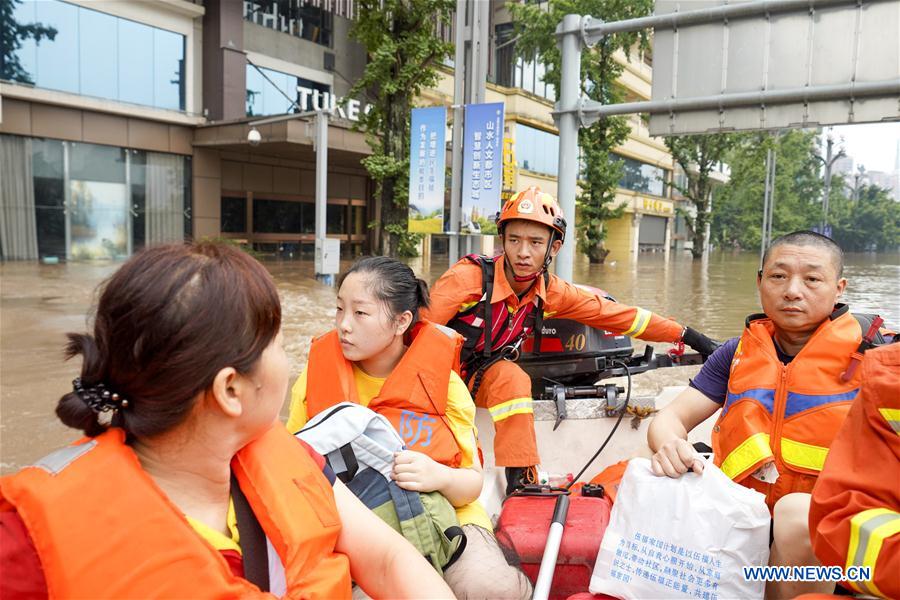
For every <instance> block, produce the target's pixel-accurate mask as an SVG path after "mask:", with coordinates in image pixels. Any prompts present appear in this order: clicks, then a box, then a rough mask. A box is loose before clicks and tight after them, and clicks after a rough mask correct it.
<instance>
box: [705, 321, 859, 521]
mask: <svg viewBox="0 0 900 600" xmlns="http://www.w3.org/2000/svg"><path fill="white" fill-rule="evenodd" d="M773 333H774V325H773V323H772V321H771V320H770V319H768V318H765V315H760V316H759V317H757V316H751V317H748V321H747V327H746V328H745V329H744V333H743V335H742V336H741V341H740V343H739V344H738V347H737V350H736V351H735V353H734V358H733V359H732V362H731V374H730V375H729V378H728V395H727V397H726V400H725V403H724V405H723V407H722V414H721V415H720V416H719V419H718V421H717V422H716V425H715V427H714V428H713V435H712V444H713V450H714V452H715V457H716V464H717V465H718V466H719V467H721V468H722V470H723V471H724V472H725V474H726V475H728V476H729V477H731V478H732V479H733V480H734V481H737V482H740V483H743V484H744V485H746V486H748V487H751V488H754V489H756V490H758V491H760V492H762V493H764V494H766V496H767V498H766V499H767V502H768V504H769V507H770V508H771V507H773V506H774V505H775V502H776V501H777V500H778V499H779V498H781V497H782V496H784V495H785V494H788V493H791V492H810V491H812V488H813V485H814V484H815V481H816V476H817V475H818V474H819V472H820V471H821V470H822V466H823V465H824V464H825V457H826V456H827V454H828V447H829V446H830V445H831V442H832V440H833V439H834V436H835V435H836V434H837V431H838V429H839V428H840V426H841V424H842V423H843V421H844V418H845V417H846V415H847V411H848V409H849V407H850V403H851V401H852V400H853V398H854V397H855V396H856V393H857V390H858V388H859V381H860V377H859V373H858V372H857V373H856V374H854V376H853V377H852V378H851V379H850V380H849V381H846V382H844V381H841V374H842V373H843V372H844V371H845V370H846V368H847V366H848V364H849V360H850V355H851V354H852V353H853V352H855V351H856V349H857V347H858V346H859V343H860V340H861V339H862V333H861V331H860V326H859V323H858V322H857V321H856V319H854V318H853V316H852V315H851V314H850V312H849V310H848V308H847V306H846V305H841V306H839V307H838V308H837V309H836V310H835V311H834V313H832V315H831V316H830V317H829V318H828V319H827V320H826V321H825V322H824V323H822V324H821V325H820V326H819V328H818V329H817V330H816V331H815V333H814V334H813V335H812V337H811V338H810V339H809V341H808V342H807V343H806V345H805V346H804V347H803V349H802V350H801V351H800V352H799V353H798V354H797V356H796V357H794V359H793V360H792V361H791V362H790V363H789V364H787V365H785V364H783V363H782V362H781V361H780V360H779V359H778V356H777V354H776V351H775V345H774V342H773V338H772V335H773ZM767 463H773V464H774V466H775V468H776V469H777V472H778V479H777V481H775V482H774V483H771V481H770V482H768V483H767V482H764V481H761V480H760V479H758V478H757V477H752V476H751V475H752V474H753V473H754V472H756V471H757V470H758V469H760V467H763V466H764V465H766V464H767Z"/></svg>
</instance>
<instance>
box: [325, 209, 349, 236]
mask: <svg viewBox="0 0 900 600" xmlns="http://www.w3.org/2000/svg"><path fill="white" fill-rule="evenodd" d="M346 221H347V207H346V206H344V205H341V204H329V205H328V209H327V211H326V212H325V232H326V233H347V225H346Z"/></svg>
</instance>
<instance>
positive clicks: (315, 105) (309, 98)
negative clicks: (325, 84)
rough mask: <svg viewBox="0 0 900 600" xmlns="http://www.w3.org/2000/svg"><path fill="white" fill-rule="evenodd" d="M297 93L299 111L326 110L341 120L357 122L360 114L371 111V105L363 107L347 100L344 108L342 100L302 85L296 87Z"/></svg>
mask: <svg viewBox="0 0 900 600" xmlns="http://www.w3.org/2000/svg"><path fill="white" fill-rule="evenodd" d="M297 91H298V92H299V93H300V102H299V105H300V108H301V110H327V111H329V112H330V113H332V114H335V113H336V114H337V116H339V117H340V118H342V119H349V120H351V121H359V114H360V112H362V114H364V115H365V114H368V112H369V111H370V110H372V107H371V105H369V104H366V105H363V104H362V103H361V102H360V101H359V100H355V99H351V100H348V101H347V105H346V106H344V104H343V102H344V98H342V97H340V96H336V95H334V94H329V93H328V92H322V91H319V90H314V89H312V88H308V87H305V86H302V85H298V86H297Z"/></svg>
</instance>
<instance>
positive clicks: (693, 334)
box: [681, 327, 722, 358]
mask: <svg viewBox="0 0 900 600" xmlns="http://www.w3.org/2000/svg"><path fill="white" fill-rule="evenodd" d="M681 341H682V342H684V343H685V344H686V345H688V346H690V347H691V348H692V349H694V350H696V351H697V352H698V353H699V354H700V355H701V356H702V357H703V358H706V357H708V356H709V355H710V354H712V353H713V352H715V351H716V348H718V347H719V346H721V345H722V344H720V343H719V342H717V341H716V340H713V339H710V338H708V337H706V336H705V335H703V334H702V333H700V332H699V331H697V330H696V329H691V328H690V327H685V328H684V334H682V336H681Z"/></svg>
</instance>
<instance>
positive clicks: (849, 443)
mask: <svg viewBox="0 0 900 600" xmlns="http://www.w3.org/2000/svg"><path fill="white" fill-rule="evenodd" d="M896 339H897V338H895V340H896ZM809 530H810V533H811V534H812V546H813V550H814V551H815V553H816V557H817V558H818V559H819V561H821V563H822V564H823V565H837V566H840V567H843V568H844V572H845V573H846V572H847V571H848V570H849V569H850V568H851V567H868V568H869V569H870V572H869V579H868V580H866V581H850V582H847V583H845V584H844V585H846V586H847V587H850V588H852V589H854V590H855V591H857V592H860V593H862V594H866V595H867V596H877V597H879V598H900V344H897V343H893V344H890V345H889V346H885V347H883V348H875V349H874V350H870V351H869V352H867V353H866V355H865V359H864V360H863V363H862V387H861V388H860V390H859V396H857V397H856V400H854V402H853V405H852V406H851V407H850V413H849V414H848V415H847V419H846V420H845V421H844V426H843V427H841V430H840V431H839V432H838V434H837V437H835V438H834V441H833V442H832V443H831V450H829V451H828V458H827V459H826V460H825V467H824V468H823V469H822V474H821V475H819V481H818V482H816V487H815V488H814V489H813V493H812V502H811V504H810V507H809Z"/></svg>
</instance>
